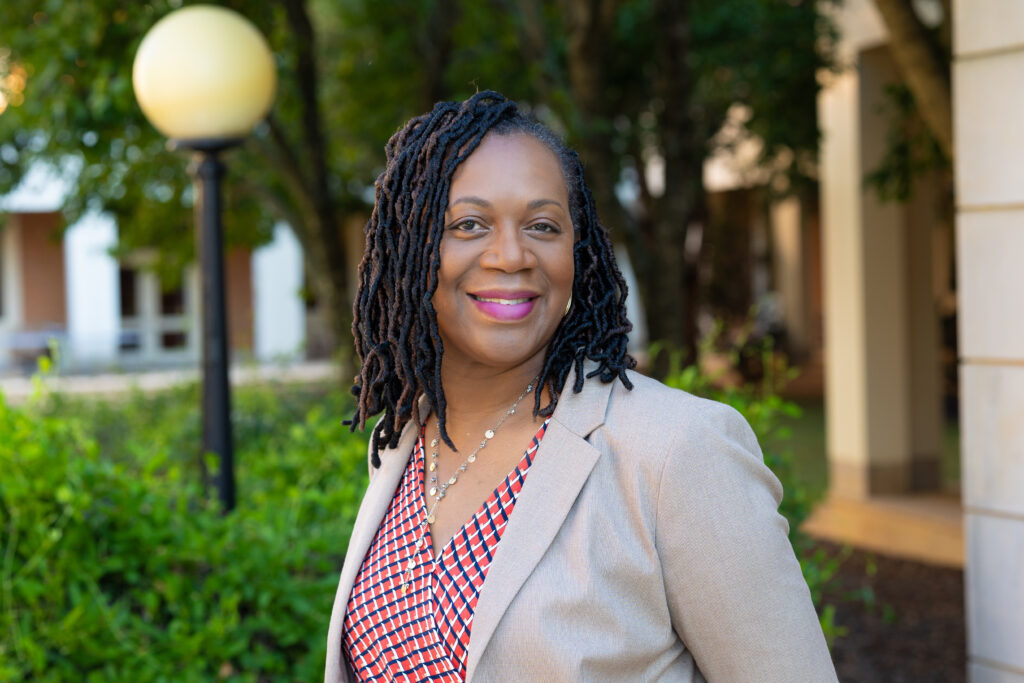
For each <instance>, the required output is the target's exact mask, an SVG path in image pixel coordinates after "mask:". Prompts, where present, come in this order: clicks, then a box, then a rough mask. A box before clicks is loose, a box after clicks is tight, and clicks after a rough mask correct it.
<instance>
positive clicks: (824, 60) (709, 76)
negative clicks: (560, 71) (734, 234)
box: [517, 0, 834, 355]
mask: <svg viewBox="0 0 1024 683" xmlns="http://www.w3.org/2000/svg"><path fill="white" fill-rule="evenodd" d="M823 4H828V3H823ZM820 5H821V4H819V3H814V2H810V1H804V0H793V1H791V2H787V3H778V2H774V1H772V0H685V1H680V0H633V1H630V0H560V1H559V2H558V3H557V6H558V10H559V12H558V14H557V15H556V16H552V15H553V13H552V12H550V11H549V12H548V14H547V15H546V16H545V14H544V12H542V11H541V9H542V7H541V6H540V4H539V3H538V2H537V1H536V0H519V2H518V3H517V6H518V8H519V12H518V16H519V17H521V21H522V26H521V33H522V35H523V41H522V43H523V45H524V46H527V49H528V50H529V52H530V53H531V54H537V53H540V52H541V51H542V49H543V47H544V46H549V47H548V49H547V52H548V53H549V54H547V55H546V56H545V58H544V63H546V64H558V63H559V62H561V63H562V64H564V67H563V68H564V71H565V75H564V77H562V81H563V82H564V84H565V90H566V91H567V93H568V97H567V99H568V101H569V103H570V107H569V109H570V110H569V112H567V115H566V118H567V120H569V121H570V122H572V126H571V127H570V129H571V130H572V132H573V133H574V140H575V142H576V144H577V146H578V147H579V148H580V151H581V155H582V157H583V159H584V161H585V164H586V166H587V171H588V174H589V176H590V181H591V184H592V185H593V188H594V192H595V195H596V198H597V201H598V208H599V213H600V214H601V215H602V216H603V218H604V220H605V222H606V223H607V224H608V225H609V226H610V227H611V228H612V231H613V234H614V235H616V236H617V237H618V239H620V240H621V241H624V242H625V243H626V244H627V245H628V247H629V252H630V256H631V259H632V261H633V264H634V266H635V267H636V270H637V272H638V274H639V281H640V289H641V294H642V296H643V300H644V303H645V308H646V313H647V316H646V317H647V321H648V325H649V327H650V333H651V337H652V338H654V339H661V340H664V341H668V342H670V343H671V344H673V345H675V346H678V347H682V348H683V349H684V350H686V351H688V352H689V353H690V354H691V355H692V353H693V352H694V349H695V346H696V334H697V325H696V314H697V311H698V308H699V292H698V291H697V289H698V265H699V262H700V259H701V250H700V244H701V239H700V238H699V231H700V230H702V229H703V228H704V227H705V226H704V225H703V224H706V216H705V213H706V212H705V207H704V202H703V200H704V187H703V179H702V169H703V165H704V161H705V160H706V159H707V158H708V156H709V155H710V154H711V153H712V152H713V151H714V150H715V149H716V148H717V147H719V146H721V145H723V144H730V143H729V142H728V141H724V140H722V139H721V138H720V137H719V136H716V133H717V132H718V131H719V130H720V129H721V127H722V125H723V123H724V122H725V121H726V118H727V116H729V113H730V111H732V112H735V111H737V109H736V107H737V105H743V108H742V109H741V111H743V112H745V115H746V120H745V129H746V132H747V133H749V134H752V135H756V136H758V137H759V138H760V140H761V141H762V143H763V146H762V153H761V161H762V164H763V165H764V167H765V169H766V170H769V171H770V172H771V173H772V174H773V175H777V176H784V177H785V178H786V179H787V181H788V183H787V184H788V186H789V187H790V188H791V190H796V189H797V188H799V187H800V186H801V185H802V184H804V183H805V182H806V181H807V180H808V179H810V178H812V177H813V175H814V173H815V169H814V157H815V153H816V150H817V144H818V128H817V123H816V114H815V109H816V98H817V92H818V83H817V80H816V74H817V72H818V70H819V69H822V68H828V67H829V66H830V65H831V58H832V57H831V45H832V42H833V39H834V33H833V30H832V28H831V26H830V24H829V23H828V22H827V20H826V19H825V17H824V16H823V15H822V13H821V6H820ZM547 9H549V10H550V7H548V8H547ZM545 19H547V21H546V22H545ZM561 35H564V36H565V40H564V43H565V45H564V48H563V47H562V46H561V43H560V41H559V40H558V37H559V36H561ZM559 50H564V55H560V54H559V53H558V51H559ZM550 53H554V55H551V54H550ZM548 80H549V81H553V82H556V83H557V82H559V77H558V75H557V72H556V75H555V76H549V78H548ZM652 160H656V161H658V162H660V163H661V164H662V165H663V168H664V182H663V188H654V187H652V186H650V185H649V184H648V183H647V182H646V181H645V179H646V177H647V171H648V165H649V164H650V163H651V162H652ZM624 176H626V177H631V178H633V179H635V182H636V184H637V188H638V194H639V197H638V200H637V201H636V203H635V204H634V205H633V206H631V207H624V206H622V205H621V204H620V202H619V201H618V199H617V196H616V192H615V187H616V184H617V183H618V182H619V180H620V179H621V178H623V177H624Z"/></svg>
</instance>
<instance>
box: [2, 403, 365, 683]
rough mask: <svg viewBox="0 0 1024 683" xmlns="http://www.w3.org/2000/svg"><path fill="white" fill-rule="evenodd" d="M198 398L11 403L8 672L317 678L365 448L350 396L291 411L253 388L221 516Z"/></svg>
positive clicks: (5, 491)
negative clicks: (231, 503)
mask: <svg viewBox="0 0 1024 683" xmlns="http://www.w3.org/2000/svg"><path fill="white" fill-rule="evenodd" d="M194 393H195V389H194V388H183V389H181V390H177V391H175V392H171V394H169V395H165V396H158V397H155V398H152V399H150V398H146V399H145V400H138V398H136V399H135V400H131V401H127V402H123V403H117V404H113V403H109V404H103V403H88V402H83V401H70V400H68V399H66V398H60V397H50V398H49V399H47V400H46V401H43V402H40V403H37V404H36V405H35V406H33V407H30V408H27V409H20V410H19V409H13V408H10V407H7V406H5V405H4V404H3V403H2V401H0V434H3V435H4V438H3V439H2V440H0V472H3V476H2V477H0V538H2V546H3V550H2V555H0V634H2V636H0V680H21V679H33V680H50V681H60V680H86V681H94V680H95V681H172V680H173V681H193V680H195V681H199V680H203V681H206V680H217V679H226V680H237V681H260V680H271V679H273V680H301V681H308V680H315V679H317V678H318V677H319V676H321V675H322V671H323V659H324V655H325V647H326V627H327V619H326V617H325V615H327V614H329V613H330V608H331V601H332V598H333V594H334V587H335V584H336V581H337V576H338V569H339V567H340V565H341V561H342V558H343V556H344V551H345V548H346V545H347V543H348V534H349V530H350V529H351V525H352V522H353V520H354V518H355V513H356V510H357V509H358V504H359V500H360V497H361V495H362V492H363V490H364V488H365V484H366V444H365V440H364V439H363V438H362V437H361V435H352V434H350V433H349V432H348V430H347V428H345V427H343V426H342V425H341V424H340V419H341V416H343V415H345V414H346V412H347V411H341V410H338V412H333V410H331V408H338V407H339V406H340V405H341V401H340V399H337V398H334V399H325V400H323V401H322V405H323V406H325V407H313V408H311V409H308V410H303V414H301V415H297V414H296V412H295V410H293V409H292V408H290V407H286V405H285V404H286V403H287V402H286V401H284V400H282V399H280V398H279V397H278V396H277V394H276V393H275V391H273V390H263V391H256V392H242V393H241V394H239V397H238V400H237V408H236V413H235V415H236V418H237V426H236V432H237V434H238V448H237V457H236V461H237V469H238V481H239V492H240V495H239V504H238V508H237V509H236V510H235V512H233V513H232V514H231V515H227V516H224V515H222V514H221V513H220V511H219V510H218V509H217V506H216V504H215V503H211V502H209V499H208V497H207V496H206V495H204V492H203V490H202V489H203V485H202V477H201V476H199V472H200V468H199V467H198V465H197V461H198V458H197V454H196V452H195V446H194V445H193V444H194V443H195V442H194V441H193V439H194V437H195V433H196V425H197V422H198V415H197V411H196V409H195V408H194V407H193V406H195V401H193V400H191V399H192V397H193V395H194ZM300 404H301V402H300ZM172 418H173V419H172ZM87 424H88V425H89V426H90V428H91V427H93V426H95V430H92V429H87V428H86V425H87ZM207 464H208V466H209V465H210V463H207Z"/></svg>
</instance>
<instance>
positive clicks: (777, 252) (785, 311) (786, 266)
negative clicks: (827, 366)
mask: <svg viewBox="0 0 1024 683" xmlns="http://www.w3.org/2000/svg"><path fill="white" fill-rule="evenodd" d="M770 216H771V218H770V220H771V230H772V260H773V263H772V272H774V273H775V290H776V291H777V292H778V293H779V299H780V303H781V306H782V311H781V312H782V318H783V320H784V321H785V324H786V337H787V342H788V344H789V348H790V349H791V350H792V351H793V352H795V353H796V354H797V355H803V354H805V353H806V352H807V351H808V350H809V349H810V315H809V312H808V308H807V291H808V287H807V277H806V273H807V264H806V260H805V253H804V230H803V216H802V211H801V207H800V199H799V198H798V197H787V198H785V199H782V200H779V201H777V202H774V203H772V206H771V210H770Z"/></svg>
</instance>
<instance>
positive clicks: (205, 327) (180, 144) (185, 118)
mask: <svg viewBox="0 0 1024 683" xmlns="http://www.w3.org/2000/svg"><path fill="white" fill-rule="evenodd" d="M132 81H133V84H134V86H135V96H136V98H137V99H138V102H139V106H140V107H141V108H142V112H143V113H144V114H145V115H146V118H147V119H149V121H150V123H152V124H153V126H154V127H155V128H156V129H157V130H159V131H160V132H161V133H163V134H164V135H166V136H167V137H168V138H170V141H169V146H171V147H172V148H174V149H184V150H188V151H190V152H192V155H193V160H192V164H191V165H190V166H189V172H190V173H191V175H192V177H193V180H194V183H195V220H196V246H197V251H198V253H199V264H200V273H201V276H202V292H203V296H202V299H203V300H202V314H203V315H202V357H203V375H202V376H203V403H202V415H203V450H204V451H205V452H208V453H215V454H216V455H217V456H218V457H219V459H220V467H219V474H218V477H217V489H218V492H219V495H220V501H221V504H222V506H223V508H224V510H225V511H229V510H232V509H233V508H234V507H235V475H234V462H233V460H234V457H233V451H234V449H233V444H232V437H231V393H230V386H229V383H228V348H229V347H228V331H227V316H226V307H225V305H224V249H223V238H222V229H221V194H220V182H221V179H222V178H223V177H224V164H223V162H222V161H221V159H220V154H221V152H223V151H224V150H226V149H229V148H231V147H233V146H235V145H237V144H239V143H241V142H242V140H243V139H244V137H245V136H246V135H248V134H249V132H250V131H251V130H252V128H253V126H255V125H256V123H258V122H259V121H260V120H261V119H262V118H263V117H264V116H265V115H266V113H267V111H268V110H269V109H270V105H271V103H272V102H273V99H274V91H275V89H276V84H277V75H276V71H275V69H274V61H273V57H272V55H271V53H270V48H269V47H268V46H267V42H266V40H265V39H264V38H263V36H262V35H261V34H260V32H259V31H258V30H257V29H256V27H255V26H253V25H252V24H251V23H250V22H249V21H248V20H247V19H245V18H244V17H242V16H241V15H240V14H238V13H236V12H234V11H232V10H229V9H226V8H223V7H216V6H212V5H192V6H189V7H186V8H184V9H180V10H177V11H175V12H171V13H170V14H168V15H167V16H165V17H164V18H163V19H161V20H160V21H158V22H157V23H156V24H155V25H154V26H153V28H152V29H150V30H149V32H148V33H147V34H146V36H145V37H144V38H143V39H142V43H141V44H140V45H139V50H138V52H137V53H136V55H135V63H134V66H133V71H132Z"/></svg>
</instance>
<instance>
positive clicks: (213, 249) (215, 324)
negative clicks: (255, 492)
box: [171, 139, 241, 512]
mask: <svg viewBox="0 0 1024 683" xmlns="http://www.w3.org/2000/svg"><path fill="white" fill-rule="evenodd" d="M240 142H241V140H240V139H226V140H175V141H172V142H171V145H172V147H174V148H175V149H187V150H190V151H191V152H193V159H192V163H191V164H190V166H189V173H190V174H191V175H192V179H193V181H194V183H195V184H194V188H195V220H196V245H197V247H198V252H199V269H200V275H201V280H202V290H203V297H202V304H201V308H202V311H203V321H202V332H203V341H202V354H203V403H202V412H203V452H204V453H214V454H216V455H217V457H218V459H219V460H220V467H219V471H218V475H217V491H218V493H219V496H220V502H221V506H222V507H223V510H224V512H230V511H231V510H233V509H234V507H235V465H234V444H233V440H232V436H231V385H230V384H229V382H228V349H229V346H228V326H227V307H226V306H225V297H224V245H223V229H222V227H221V191H220V184H221V179H222V178H223V177H224V164H223V162H222V161H221V160H220V153H221V152H223V151H224V150H226V149H228V148H229V147H233V146H235V145H237V144H239V143H240Z"/></svg>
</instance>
